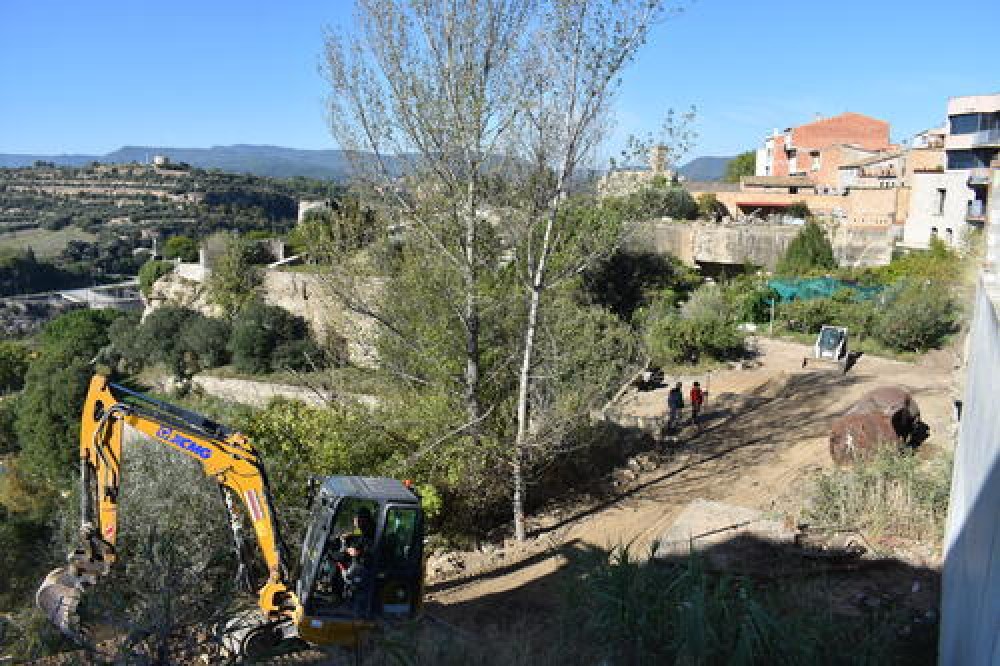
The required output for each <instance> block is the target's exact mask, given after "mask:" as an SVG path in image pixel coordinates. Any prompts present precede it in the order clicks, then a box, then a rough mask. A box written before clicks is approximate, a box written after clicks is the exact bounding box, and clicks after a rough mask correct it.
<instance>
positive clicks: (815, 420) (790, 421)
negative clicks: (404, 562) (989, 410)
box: [428, 339, 956, 628]
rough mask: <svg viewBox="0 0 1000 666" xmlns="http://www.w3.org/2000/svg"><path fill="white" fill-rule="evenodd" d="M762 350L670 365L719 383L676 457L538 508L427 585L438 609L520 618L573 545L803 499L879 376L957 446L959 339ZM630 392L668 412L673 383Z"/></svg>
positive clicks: (644, 538)
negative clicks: (508, 534) (705, 512)
mask: <svg viewBox="0 0 1000 666" xmlns="http://www.w3.org/2000/svg"><path fill="white" fill-rule="evenodd" d="M760 352H761V356H760V361H761V362H762V365H761V366H760V367H757V368H754V369H750V370H726V371H722V372H716V373H713V374H712V375H711V376H706V375H703V376H700V377H685V378H673V377H668V378H667V381H668V382H672V381H676V380H678V379H679V380H682V381H684V383H685V388H686V387H687V386H688V384H689V382H690V381H692V380H696V379H697V380H699V381H700V382H701V384H702V386H704V387H707V388H708V391H709V396H708V401H707V403H706V406H705V409H704V416H705V417H706V418H705V423H704V424H703V426H702V429H701V431H700V432H698V431H695V430H694V429H693V428H690V427H689V428H687V429H686V430H685V432H684V433H683V434H682V437H681V439H682V443H681V446H680V447H679V451H678V452H677V454H676V455H675V456H674V457H673V458H672V459H671V461H670V462H669V463H668V464H666V465H665V466H661V467H660V468H659V469H657V470H656V471H654V472H651V473H648V474H646V475H644V476H642V477H640V479H639V480H638V481H637V482H636V483H634V484H633V485H631V486H630V488H629V489H628V490H626V491H624V492H622V493H620V494H618V495H617V496H615V497H611V498H608V499H607V500H606V501H604V502H603V503H598V504H594V505H592V506H585V507H574V509H572V510H570V511H568V512H563V513H559V512H555V513H551V514H548V515H545V516H542V517H540V518H537V519H535V520H534V522H533V524H532V528H533V530H534V531H533V534H534V538H533V539H532V540H531V542H530V543H529V544H527V545H526V546H519V547H516V548H515V547H508V548H507V549H505V550H504V551H503V557H502V558H500V557H499V555H498V554H493V555H490V554H486V555H469V556H468V559H467V568H466V570H465V571H464V572H463V574H462V575H460V576H455V577H452V578H450V579H444V580H438V581H436V582H434V583H432V584H431V585H429V587H428V609H429V610H430V612H431V613H432V614H435V615H437V616H439V617H441V618H443V619H445V620H446V621H448V622H452V623H455V624H458V625H460V626H462V625H464V626H467V627H470V628H471V627H475V626H481V625H482V623H483V622H486V623H489V622H490V621H493V620H496V619H497V616H498V610H499V611H501V612H500V613H499V614H500V615H505V616H508V617H510V618H517V617H521V618H523V617H526V616H528V617H530V616H531V614H533V613H536V612H544V611H545V610H546V608H547V605H548V601H549V600H550V599H551V598H552V595H551V594H549V593H550V592H551V589H550V588H551V586H553V585H554V584H555V581H556V579H557V576H555V574H557V573H558V571H559V570H560V569H561V568H562V567H563V566H565V565H566V564H567V562H568V560H567V557H566V553H567V549H570V548H579V547H585V546H587V545H590V546H595V547H598V548H609V547H612V546H615V545H618V544H624V543H632V544H633V546H632V548H633V552H634V553H636V554H640V555H641V554H646V553H648V552H649V548H650V545H651V543H652V541H653V540H654V539H656V538H657V537H658V536H659V535H660V534H662V533H663V531H664V530H665V529H666V528H667V527H668V526H669V525H670V524H671V523H672V522H673V520H674V518H675V517H676V516H677V514H678V513H679V512H680V511H681V510H682V509H683V508H684V506H685V505H687V503H688V502H690V501H691V500H693V499H696V498H705V499H711V500H718V501H722V502H726V503H730V504H736V505H740V506H745V507H750V508H757V509H764V510H776V511H779V512H783V511H789V510H791V511H794V509H795V507H797V506H799V505H800V497H801V493H800V490H801V488H802V485H803V484H804V483H805V482H807V480H808V478H809V476H810V475H811V474H812V473H813V472H815V471H816V470H818V469H821V468H825V467H829V466H831V465H832V462H831V460H830V456H829V453H828V449H827V436H828V433H829V427H830V423H831V421H832V420H833V418H835V417H836V416H838V415H840V414H841V413H842V412H843V411H844V410H845V409H847V408H848V407H849V406H850V405H851V404H852V403H853V402H854V401H856V400H857V399H858V398H859V397H861V395H862V394H864V393H865V392H867V391H869V390H871V389H872V388H875V387H876V386H880V385H885V384H895V385H901V386H904V387H906V388H908V389H909V390H910V391H911V393H912V394H913V396H914V397H915V399H916V400H917V402H918V404H919V405H920V408H921V412H922V418H923V420H924V421H925V422H926V423H927V424H928V426H929V427H930V438H929V439H928V441H927V442H926V443H925V444H924V446H925V447H927V448H930V447H950V446H951V442H952V441H953V427H954V423H953V417H952V400H953V398H954V396H955V393H954V391H955V387H954V386H953V377H954V376H955V372H954V368H955V363H956V357H955V355H954V353H952V352H951V351H947V350H946V351H938V352H933V353H931V354H928V355H926V356H925V357H923V359H922V360H921V361H920V362H919V363H901V362H897V361H891V360H887V359H881V358H874V357H871V356H864V357H862V358H861V359H860V361H859V362H858V364H857V365H856V366H855V367H854V368H853V369H852V370H851V371H850V373H849V374H847V375H846V376H845V375H841V374H840V373H839V372H837V371H836V370H834V369H827V368H826V367H814V364H810V365H809V366H808V367H806V368H804V369H803V368H802V360H803V357H804V356H808V355H810V354H811V348H810V347H807V346H804V345H800V344H795V343H790V342H784V341H777V340H767V339H763V340H761V341H760ZM622 402H623V404H624V405H626V410H627V411H629V412H631V413H633V414H636V415H645V416H654V415H662V413H663V411H664V405H665V403H666V388H662V389H658V390H655V391H648V392H643V393H636V392H631V393H629V394H626V395H625V396H624V397H623V399H622ZM932 564H933V563H932Z"/></svg>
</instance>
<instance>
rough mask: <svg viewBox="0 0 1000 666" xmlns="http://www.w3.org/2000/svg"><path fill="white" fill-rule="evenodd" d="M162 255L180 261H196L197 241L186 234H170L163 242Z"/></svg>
mask: <svg viewBox="0 0 1000 666" xmlns="http://www.w3.org/2000/svg"><path fill="white" fill-rule="evenodd" d="M163 256H164V257H166V258H167V259H180V260H181V261H188V262H190V261H198V242H197V241H195V240H194V239H193V238H190V237H188V236H172V237H170V238H169V239H167V242H166V243H164V244H163Z"/></svg>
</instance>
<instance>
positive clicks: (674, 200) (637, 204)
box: [627, 185, 698, 220]
mask: <svg viewBox="0 0 1000 666" xmlns="http://www.w3.org/2000/svg"><path fill="white" fill-rule="evenodd" d="M627 205H628V208H629V210H630V213H631V214H632V215H634V216H636V217H639V218H650V217H669V218H672V219H674V220H694V219H696V218H697V217H698V202H696V201H695V200H694V197H692V196H691V193H690V192H688V191H687V190H686V189H684V188H683V187H681V186H680V185H667V186H666V187H646V188H643V189H641V190H639V191H638V192H635V193H633V194H631V195H629V197H628V204H627Z"/></svg>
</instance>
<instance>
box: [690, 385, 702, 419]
mask: <svg viewBox="0 0 1000 666" xmlns="http://www.w3.org/2000/svg"><path fill="white" fill-rule="evenodd" d="M688 397H690V398H691V423H693V424H695V425H697V424H698V417H699V416H700V415H701V406H702V405H703V404H704V403H705V392H704V391H702V390H701V384H699V383H698V382H695V383H694V385H692V386H691V393H690V394H689V396H688Z"/></svg>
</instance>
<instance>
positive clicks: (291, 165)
mask: <svg viewBox="0 0 1000 666" xmlns="http://www.w3.org/2000/svg"><path fill="white" fill-rule="evenodd" d="M153 155H165V156H167V157H169V158H170V159H171V160H173V161H175V162H187V163H188V164H190V165H192V166H196V167H199V168H202V169H220V170H222V171H230V172H234V173H250V174H254V175H257V176H271V177H275V178H290V177H293V176H306V177H308V178H319V179H324V180H344V179H345V178H346V177H347V174H348V159H347V154H346V153H345V152H344V151H342V150H297V149H294V148H282V147H280V146H254V145H234V146H212V147H211V148H168V147H165V146H123V147H122V148H119V149H118V150H116V151H114V152H110V153H108V154H107V155H14V154H2V153H0V167H24V166H31V165H32V164H34V163H35V162H36V161H37V160H42V161H45V162H53V163H55V164H57V165H60V166H80V165H83V164H87V163H88V162H104V163H109V164H120V163H127V162H143V163H146V162H149V161H150V160H151V159H152V157H153Z"/></svg>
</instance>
